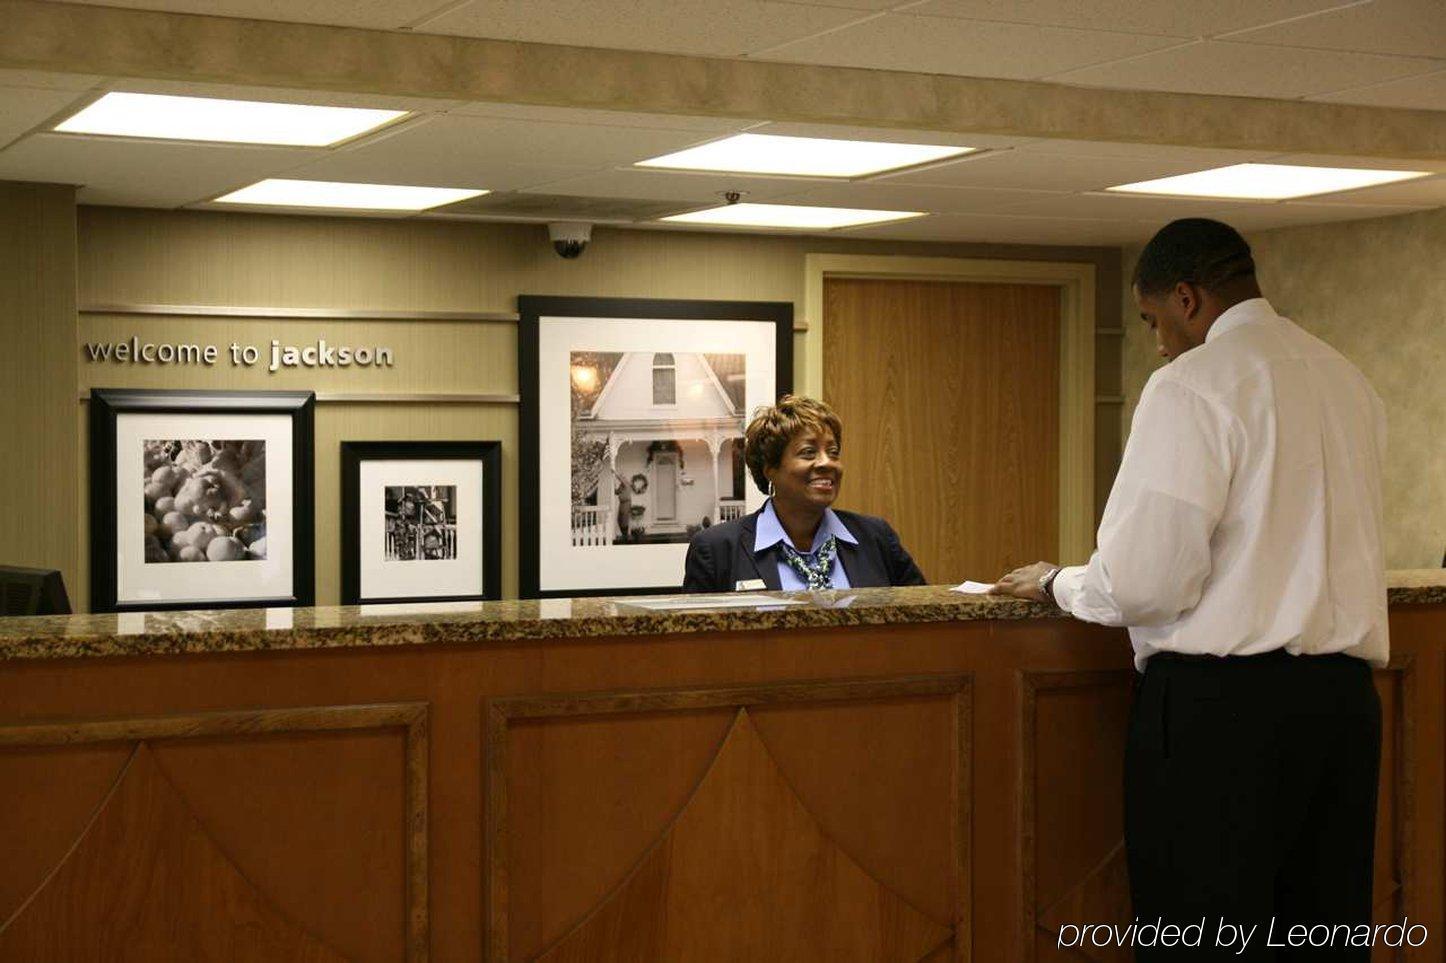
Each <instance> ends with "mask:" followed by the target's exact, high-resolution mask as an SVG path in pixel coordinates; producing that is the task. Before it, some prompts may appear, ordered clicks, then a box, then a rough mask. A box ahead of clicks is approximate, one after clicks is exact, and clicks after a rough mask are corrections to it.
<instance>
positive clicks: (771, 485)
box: [768, 478, 773, 498]
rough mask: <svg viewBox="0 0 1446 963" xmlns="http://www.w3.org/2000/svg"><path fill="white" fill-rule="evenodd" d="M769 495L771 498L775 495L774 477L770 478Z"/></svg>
mask: <svg viewBox="0 0 1446 963" xmlns="http://www.w3.org/2000/svg"><path fill="white" fill-rule="evenodd" d="M768 497H769V498H772V497H773V479H772V478H770V479H768Z"/></svg>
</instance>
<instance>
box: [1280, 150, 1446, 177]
mask: <svg viewBox="0 0 1446 963" xmlns="http://www.w3.org/2000/svg"><path fill="white" fill-rule="evenodd" d="M1269 162H1270V163H1272V164H1304V165H1306V166H1308V167H1352V168H1357V169H1362V168H1363V169H1366V170H1381V171H1437V172H1440V173H1446V158H1441V159H1438V160H1428V159H1423V158H1420V157H1417V158H1404V157H1359V156H1356V155H1353V154H1276V155H1274V156H1273V157H1271V159H1270V161H1269Z"/></svg>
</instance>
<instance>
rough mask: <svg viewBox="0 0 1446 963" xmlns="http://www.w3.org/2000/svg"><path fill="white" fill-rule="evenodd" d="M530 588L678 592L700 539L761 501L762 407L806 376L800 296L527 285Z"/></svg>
mask: <svg viewBox="0 0 1446 963" xmlns="http://www.w3.org/2000/svg"><path fill="white" fill-rule="evenodd" d="M518 310H519V315H520V326H519V331H518V362H519V369H518V370H519V380H520V385H521V394H522V408H521V421H520V434H519V446H520V450H521V466H520V476H521V492H520V497H519V505H520V509H521V523H522V524H521V538H520V545H519V563H520V571H519V575H520V586H521V593H522V595H523V597H525V598H549V597H554V598H555V597H564V596H571V595H627V594H638V593H650V594H652V593H658V592H668V591H674V590H676V589H677V588H678V587H679V586H680V585H681V584H682V580H683V559H684V556H685V555H686V554H687V548H688V541H689V539H691V538H692V536H693V534H694V533H696V532H697V531H699V530H700V529H702V528H706V527H708V526H710V525H716V524H717V523H719V522H722V521H728V520H729V519H733V518H738V517H740V516H742V515H744V514H746V513H748V512H751V511H754V510H755V509H757V508H760V507H762V504H763V495H762V493H760V492H759V491H757V489H756V488H754V487H753V485H751V484H750V483H749V482H748V479H747V472H746V471H745V470H744V467H743V428H744V426H745V425H746V424H747V421H748V417H749V413H750V412H752V411H753V410H754V409H755V408H758V407H759V406H762V405H768V404H772V403H773V402H774V401H776V400H777V398H778V397H779V395H781V394H784V393H785V392H788V391H789V390H791V388H792V383H793V305H792V304H788V303H786V302H752V301H671V300H645V299H632V298H570V297H532V296H523V297H519V298H518Z"/></svg>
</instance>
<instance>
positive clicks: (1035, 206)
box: [997, 193, 1252, 226]
mask: <svg viewBox="0 0 1446 963" xmlns="http://www.w3.org/2000/svg"><path fill="white" fill-rule="evenodd" d="M1250 206H1252V205H1251V204H1250V203H1249V202H1245V201H1242V202H1240V203H1239V204H1231V203H1229V202H1228V201H1227V202H1224V203H1222V202H1221V201H1220V199H1219V198H1191V197H1142V196H1140V195H1138V194H1102V193H1101V194H1094V193H1090V194H1058V195H1054V196H1052V197H1048V198H1042V199H1041V198H1034V199H1030V200H1023V201H1020V202H1018V203H1014V204H1007V205H1005V206H1003V207H999V208H997V210H998V211H999V212H1000V213H1001V214H1029V215H1033V216H1035V217H1088V218H1102V219H1104V220H1110V219H1112V218H1121V219H1124V220H1129V221H1155V222H1157V223H1158V224H1160V225H1161V226H1163V225H1165V224H1167V223H1169V222H1170V221H1173V220H1175V219H1176V218H1178V217H1197V216H1199V215H1202V214H1207V213H1220V212H1222V211H1229V210H1233V209H1235V208H1236V207H1250Z"/></svg>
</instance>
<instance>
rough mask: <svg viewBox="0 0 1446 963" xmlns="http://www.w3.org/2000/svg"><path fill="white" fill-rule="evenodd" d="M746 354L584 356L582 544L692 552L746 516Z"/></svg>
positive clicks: (579, 493)
mask: <svg viewBox="0 0 1446 963" xmlns="http://www.w3.org/2000/svg"><path fill="white" fill-rule="evenodd" d="M744 358H745V356H744V355H742V354H690V353H680V352H666V351H659V352H652V351H630V352H625V353H575V354H574V355H573V357H572V372H571V375H572V386H573V396H574V404H573V424H572V429H573V438H572V447H573V466H572V471H573V492H574V505H573V512H572V542H573V544H574V545H607V544H623V543H630V542H686V541H688V539H689V538H690V537H691V536H692V534H693V533H694V532H696V531H697V530H698V529H699V528H706V527H707V526H709V525H713V524H716V523H718V522H720V521H727V520H729V519H731V518H737V517H739V516H741V515H742V514H743V510H744V509H743V498H744V470H743V422H744V411H743V397H744Z"/></svg>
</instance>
